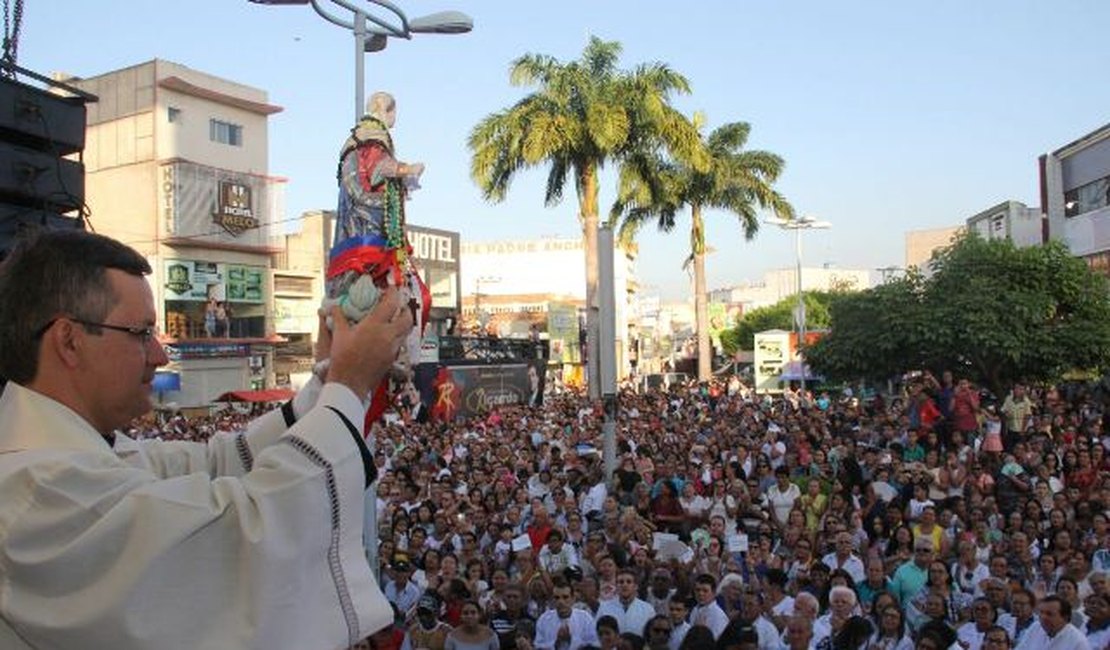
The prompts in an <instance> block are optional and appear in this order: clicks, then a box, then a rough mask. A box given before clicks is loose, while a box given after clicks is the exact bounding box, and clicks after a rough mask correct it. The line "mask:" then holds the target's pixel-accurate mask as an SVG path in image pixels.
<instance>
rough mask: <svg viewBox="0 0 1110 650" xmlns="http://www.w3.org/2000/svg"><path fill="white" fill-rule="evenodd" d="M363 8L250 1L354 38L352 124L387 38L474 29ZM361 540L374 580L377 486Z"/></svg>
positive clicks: (371, 1) (384, 0) (395, 10)
mask: <svg viewBox="0 0 1110 650" xmlns="http://www.w3.org/2000/svg"><path fill="white" fill-rule="evenodd" d="M364 1H365V2H366V4H367V6H366V7H365V8H364V7H362V6H360V5H357V4H354V3H353V2H349V1H348V0H330V2H331V3H332V4H334V5H337V6H339V7H341V8H343V9H346V10H347V11H350V12H351V14H352V18H351V20H349V21H348V20H343V19H341V18H336V17H335V16H334V15H332V14H331V13H329V12H327V11H325V10H324V8H323V7H321V6H320V3H321V2H322V0H250V2H253V3H255V4H263V5H307V4H310V5H312V9H313V10H314V11H315V12H316V13H317V14H319V16H320V17H321V18H323V19H324V20H326V21H328V22H329V23H332V24H333V25H337V26H339V27H342V28H344V29H349V30H351V32H352V33H353V34H354V37H355V122H356V123H357V122H358V121H359V120H361V119H362V116H363V115H364V114H365V111H366V107H365V100H364V97H365V94H366V90H365V89H366V78H365V69H364V65H365V55H366V53H367V52H377V51H379V50H383V49H385V46H386V44H387V43H388V39H389V37H390V36H392V37H394V38H404V39H411V38H412V35H413V34H465V33H466V32H469V31H470V30H471V29H473V27H474V21H473V20H472V19H471V18H470V16H467V15H466V14H464V13H462V12H459V11H441V12H438V13H434V14H429V15H427V16H421V17H419V18H413V19H411V20H410V19H409V17H408V16H407V15H405V12H403V11H401V9H400V7H398V6H397V5H395V4H393V3H392V2H389V1H388V0H364ZM375 7H378V8H380V9H384V10H385V11H388V12H389V13H391V14H393V18H388V17H386V18H383V17H381V16H379V15H375V14H374V13H372V11H371V10H373V9H374V8H375ZM366 443H367V445H368V446H369V448H370V453H371V454H374V453H375V446H376V445H375V441H374V437H373V436H367V439H366ZM366 495H367V498H366V506H365V522H364V528H363V539H364V540H365V541H364V544H365V546H366V559H367V561H368V562H369V563H370V568H371V570H372V571H373V572H374V576H375V577H378V569H379V564H378V484H377V482H376V481H375V482H374V484H373V485H371V486H370V487H369V488H367V491H366Z"/></svg>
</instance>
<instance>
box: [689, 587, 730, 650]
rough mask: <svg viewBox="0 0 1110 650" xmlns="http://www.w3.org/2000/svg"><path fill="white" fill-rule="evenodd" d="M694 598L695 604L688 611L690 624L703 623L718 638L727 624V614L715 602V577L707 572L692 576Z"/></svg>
mask: <svg viewBox="0 0 1110 650" xmlns="http://www.w3.org/2000/svg"><path fill="white" fill-rule="evenodd" d="M694 600H695V601H696V603H697V604H696V605H694V609H693V610H692V611H691V612H690V624H691V625H704V626H705V627H707V628H709V631H710V632H712V633H713V638H714V639H718V638H720V636H721V632H724V631H725V627H726V626H727V625H728V615H727V614H725V610H723V609H721V606H720V605H718V604H717V579H716V578H714V577H713V576H711V575H709V574H708V573H703V574H701V575H699V576H698V577H696V578H694Z"/></svg>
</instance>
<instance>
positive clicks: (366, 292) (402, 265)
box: [324, 92, 431, 423]
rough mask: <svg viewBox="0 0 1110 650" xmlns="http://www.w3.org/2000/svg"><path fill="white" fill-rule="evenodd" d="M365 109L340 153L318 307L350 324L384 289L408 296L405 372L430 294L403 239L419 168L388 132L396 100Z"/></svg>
mask: <svg viewBox="0 0 1110 650" xmlns="http://www.w3.org/2000/svg"><path fill="white" fill-rule="evenodd" d="M366 109H367V113H368V114H367V115H366V116H364V117H363V118H362V119H361V120H359V122H358V124H356V125H355V126H354V128H352V129H351V135H350V136H349V137H348V138H347V140H346V142H344V143H343V149H342V151H341V152H340V154H339V169H338V171H337V174H336V176H337V180H338V182H339V205H338V210H337V214H336V222H335V237H334V240H333V242H332V248H331V252H330V253H329V255H328V267H327V281H326V290H327V296H326V298H325V299H324V308H325V309H330V308H331V306H332V305H339V306H340V308H341V309H342V310H343V314H344V315H345V316H346V317H347V318H348V319H349V320H350V321H352V322H357V321H359V320H361V319H362V318H363V317H364V316H365V315H366V314H368V313H369V312H370V310H371V309H373V307H374V305H376V304H377V303H378V298H379V296H380V295H381V292H382V290H383V289H385V288H386V287H388V286H394V287H398V288H399V289H400V291H401V292H402V294H403V295H404V296H405V297H406V298H407V299H408V304H409V308H410V309H411V310H412V315H413V321H414V322H415V323H416V327H414V328H413V330H412V333H411V334H410V335H409V338H408V340H407V341H406V342H405V346H404V347H403V348H402V350H401V353H400V355H399V356H398V360H397V363H396V364H394V369H395V371H397V374H399V375H410V374H411V367H412V366H413V365H415V364H416V361H417V356H418V355H419V354H420V340H421V337H422V334H423V329H424V325H425V323H427V320H428V312H429V310H430V309H431V295H430V293H429V291H428V288H427V286H425V284H424V282H423V281H422V280H421V279H420V274H419V272H418V270H417V268H416V265H415V264H414V262H413V260H412V257H411V249H410V247H409V244H408V240H407V238H406V236H405V200H406V198H407V195H408V193H409V192H411V191H413V190H415V189H418V188H419V179H420V175H421V174H422V173H424V165H423V164H421V163H404V162H401V161H399V160H397V158H396V154H395V150H394V147H393V138H392V137H391V136H390V133H389V130H390V129H391V128H392V127H393V124H394V122H395V120H396V116H397V104H396V102H395V101H394V99H393V97H392V96H391V95H390V94H388V93H384V92H376V93H374V94H373V95H371V97H370V101H368V102H367V105H366ZM388 383H389V382H384V381H383V382H382V384H381V385H380V386H379V387H378V390H377V392H376V393H375V395H374V399H373V401H372V403H371V407H370V411H369V412H368V414H367V422H368V423H369V422H372V421H373V420H374V419H376V418H377V417H378V416H379V415H380V414H381V411H382V410H384V408H385V406H386V404H387V403H388V398H387V388H386V385H387V384H388Z"/></svg>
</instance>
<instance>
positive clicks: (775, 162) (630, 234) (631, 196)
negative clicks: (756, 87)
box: [610, 115, 794, 381]
mask: <svg viewBox="0 0 1110 650" xmlns="http://www.w3.org/2000/svg"><path fill="white" fill-rule="evenodd" d="M702 123H703V119H702V117H701V116H700V115H695V116H694V119H693V120H692V121H691V122H690V126H691V127H692V128H695V129H697V131H698V133H699V134H700V133H701V132H702ZM750 132H751V126H750V125H749V124H747V123H746V122H732V123H730V124H724V125H722V126H720V127H718V128H717V129H715V130H713V131H712V132H711V133H710V134H709V135H708V137H705V138H704V144H705V150H706V151H707V152H708V153H709V164H708V166H705V167H699V166H695V165H693V164H690V162H689V161H687V160H682V159H680V158H675V157H665V156H662V155H659V153H657V152H651V153H649V155H639V156H635V157H633V158H632V159H631V160H630V163H629V164H627V165H625V166H624V167H623V168H622V169H621V179H620V191H619V194H618V198H617V201H616V203H615V204H614V205H613V208H612V210H611V211H610V221H612V222H617V221H619V222H620V236H621V239H622V240H630V239H632V238H634V237H635V235H636V234H637V233H638V232H639V230H640V228H642V227H643V226H644V224H645V223H647V222H649V221H654V222H655V223H656V225H657V226H658V228H659V230H661V231H663V232H671V231H672V230H673V229H674V227H675V224H676V217H677V216H678V213H679V212H680V211H683V210H685V209H686V208H689V210H690V256H689V258H688V259H687V264H690V263H693V265H694V313H695V318H696V323H697V337H698V379H700V380H702V381H704V380H706V379H708V378H709V376H710V373H711V371H712V369H711V366H710V361H711V358H712V354H711V352H710V342H709V309H708V302H707V298H708V297H707V295H706V283H705V252H706V242H705V221H704V213H705V210H710V209H713V210H722V211H724V212H728V213H731V214H732V215H734V216H735V217H736V219H737V220H738V222H739V225H740V228H741V229H742V230H743V231H744V237H745V238H746V239H748V240H751V239H752V238H753V237H755V234H756V233H757V232H758V231H759V218H758V210H759V209H770V210H772V211H773V212H774V213H775V214H776V215H777V216H778V217H780V218H783V219H793V218H794V209H793V208H792V207H791V206H790V204H789V203H788V202H787V201H786V199H785V198H783V196H782V195H781V194H779V193H778V192H777V191H776V190H775V189H774V184H775V182H776V181H777V180H778V178H779V175H780V174H781V173H782V169H783V165H784V163H783V160H782V158H781V157H779V156H777V155H775V154H773V153H770V152H767V151H758V150H757V151H749V150H745V149H744V146H745V145H746V144H747V142H748V135H749V133H750Z"/></svg>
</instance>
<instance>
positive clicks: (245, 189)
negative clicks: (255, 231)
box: [212, 181, 258, 237]
mask: <svg viewBox="0 0 1110 650" xmlns="http://www.w3.org/2000/svg"><path fill="white" fill-rule="evenodd" d="M212 221H214V222H215V223H217V224H219V225H220V226H221V227H222V228H223V229H224V230H226V231H228V232H229V233H231V235H232V236H233V237H238V236H239V235H240V234H242V232H243V231H244V230H250V229H252V228H257V227H258V219H255V218H254V210H253V209H252V208H251V188H250V186H249V185H245V184H243V183H235V182H232V181H220V193H219V197H218V201H217V206H216V213H215V214H213V215H212Z"/></svg>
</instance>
